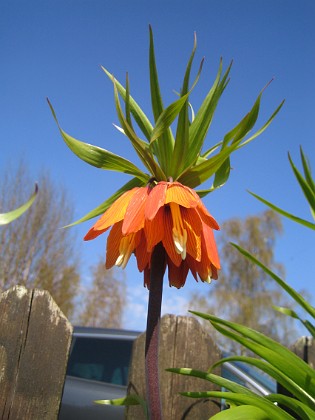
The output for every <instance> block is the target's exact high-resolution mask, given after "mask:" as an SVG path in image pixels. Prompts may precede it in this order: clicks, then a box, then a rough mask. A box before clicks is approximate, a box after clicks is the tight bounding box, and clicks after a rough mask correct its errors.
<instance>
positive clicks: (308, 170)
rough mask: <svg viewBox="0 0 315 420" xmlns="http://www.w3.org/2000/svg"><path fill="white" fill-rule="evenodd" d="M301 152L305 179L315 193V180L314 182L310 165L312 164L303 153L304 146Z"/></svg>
mask: <svg viewBox="0 0 315 420" xmlns="http://www.w3.org/2000/svg"><path fill="white" fill-rule="evenodd" d="M300 154H301V160H302V165H303V170H304V176H305V180H306V182H307V184H308V185H309V187H310V188H311V190H312V191H313V192H314V193H315V182H314V179H313V177H312V173H311V167H310V164H309V163H308V161H307V157H306V156H305V155H304V153H303V149H302V147H300Z"/></svg>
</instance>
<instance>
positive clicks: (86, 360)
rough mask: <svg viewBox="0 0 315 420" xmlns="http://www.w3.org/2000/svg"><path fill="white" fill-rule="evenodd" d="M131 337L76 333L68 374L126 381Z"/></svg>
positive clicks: (122, 382)
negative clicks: (91, 336) (81, 335)
mask: <svg viewBox="0 0 315 420" xmlns="http://www.w3.org/2000/svg"><path fill="white" fill-rule="evenodd" d="M132 344H133V342H132V341H131V340H120V339H115V338H108V339H106V340H104V339H101V338H86V337H76V338H75V341H74V345H73V349H72V352H71V357H70V360H69V364H68V369H67V375H71V376H75V377H78V378H84V379H92V380H96V381H101V382H107V383H111V384H115V385H127V380H128V370H129V365H130V358H131V351H132Z"/></svg>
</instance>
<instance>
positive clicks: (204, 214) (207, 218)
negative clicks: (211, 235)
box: [197, 200, 220, 230]
mask: <svg viewBox="0 0 315 420" xmlns="http://www.w3.org/2000/svg"><path fill="white" fill-rule="evenodd" d="M197 210H198V212H199V214H200V217H201V218H202V220H203V221H204V222H205V223H206V224H207V225H208V226H210V227H211V228H212V229H215V230H220V226H219V225H218V223H217V221H216V220H215V218H214V217H213V216H211V214H210V213H209V212H208V210H207V208H206V206H205V205H204V204H203V202H202V201H201V200H200V204H199V205H198V207H197Z"/></svg>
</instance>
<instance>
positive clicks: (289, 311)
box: [272, 305, 315, 338]
mask: <svg viewBox="0 0 315 420" xmlns="http://www.w3.org/2000/svg"><path fill="white" fill-rule="evenodd" d="M272 307H273V308H274V309H275V310H276V311H278V312H280V313H282V314H284V315H287V316H290V317H292V318H294V319H298V320H299V321H300V322H301V323H302V324H303V325H304V327H305V328H306V329H307V330H308V331H309V332H310V333H311V335H312V336H313V337H314V338H315V326H314V325H313V324H312V323H311V322H309V321H308V320H307V319H302V318H300V317H299V316H298V314H297V313H296V312H295V311H293V310H292V309H289V308H283V307H280V306H275V305H272Z"/></svg>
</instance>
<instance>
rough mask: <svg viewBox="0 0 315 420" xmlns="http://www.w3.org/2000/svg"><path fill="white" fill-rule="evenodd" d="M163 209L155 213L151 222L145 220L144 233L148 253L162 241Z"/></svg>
mask: <svg viewBox="0 0 315 420" xmlns="http://www.w3.org/2000/svg"><path fill="white" fill-rule="evenodd" d="M163 212H164V208H160V210H159V211H158V212H157V213H156V216H155V217H154V219H153V220H146V221H145V224H144V233H145V236H146V240H147V250H148V251H149V252H151V251H152V249H153V248H154V247H155V245H157V244H158V243H159V242H161V241H162V239H163V236H164V225H163V222H164V219H163Z"/></svg>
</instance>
